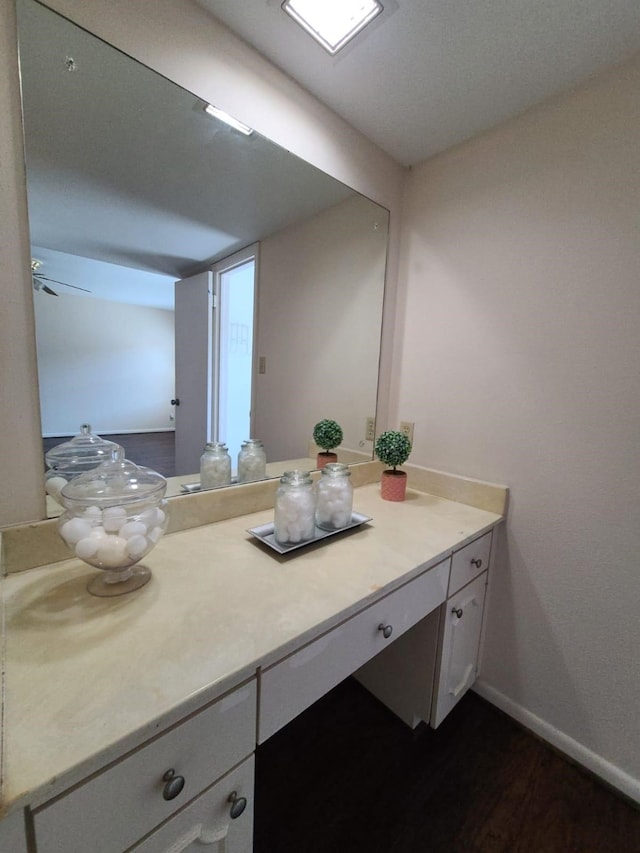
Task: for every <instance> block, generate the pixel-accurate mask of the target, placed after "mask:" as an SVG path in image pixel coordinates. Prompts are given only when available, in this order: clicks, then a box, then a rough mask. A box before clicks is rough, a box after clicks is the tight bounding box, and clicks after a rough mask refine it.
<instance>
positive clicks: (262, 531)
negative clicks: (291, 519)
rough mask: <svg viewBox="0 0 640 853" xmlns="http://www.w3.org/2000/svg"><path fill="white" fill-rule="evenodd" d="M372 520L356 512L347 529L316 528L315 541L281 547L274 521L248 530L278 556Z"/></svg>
mask: <svg viewBox="0 0 640 853" xmlns="http://www.w3.org/2000/svg"><path fill="white" fill-rule="evenodd" d="M371 520H372V519H371V516H369V515H362V513H359V512H354V513H352V515H351V523H350V524H347V526H346V527H341V528H340V530H322V529H321V528H320V527H316V529H315V535H314V537H313V539H307V541H306V542H299V543H298V544H296V545H280V543H279V542H276V540H275V538H274V535H273V526H274V525H273V521H270V522H269V523H268V524H261V525H259V527H251V528H249V530H247V533H250V534H251V535H252V536H255V537H256V539H259V540H260V542H263V543H264V544H265V545H268V546H269V548H271V549H273V550H274V551H277V552H278V554H288V553H289V551H297V550H298V548H305V547H306V546H307V545H313V544H314V543H316V542H322V540H323V539H329V538H330V537H331V536H336V535H337V534H338V533H344V532H345V530H353V528H354V527H360V525H361V524H365V523H366V522H367V521H371Z"/></svg>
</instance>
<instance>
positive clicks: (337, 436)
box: [313, 419, 342, 450]
mask: <svg viewBox="0 0 640 853" xmlns="http://www.w3.org/2000/svg"><path fill="white" fill-rule="evenodd" d="M313 440H314V441H315V443H316V444H317V445H318V447H321V448H322V449H323V450H333V448H334V447H337V446H338V445H339V444H340V442H341V441H342V428H341V427H340V425H339V424H337V423H336V422H335V421H330V420H327V419H325V420H322V421H318V423H317V424H316V425H315V426H314V428H313Z"/></svg>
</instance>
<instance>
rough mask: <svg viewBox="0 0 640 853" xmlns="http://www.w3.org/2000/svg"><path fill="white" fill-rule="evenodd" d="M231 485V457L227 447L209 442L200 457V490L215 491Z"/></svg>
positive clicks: (220, 443)
mask: <svg viewBox="0 0 640 853" xmlns="http://www.w3.org/2000/svg"><path fill="white" fill-rule="evenodd" d="M230 484H231V457H230V456H229V451H228V449H227V445H226V444H224V443H223V442H221V441H209V442H207V444H206V445H205V448H204V453H203V454H202V456H201V457H200V488H201V489H215V488H217V487H218V486H229V485H230Z"/></svg>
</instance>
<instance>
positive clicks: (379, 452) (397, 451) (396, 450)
mask: <svg viewBox="0 0 640 853" xmlns="http://www.w3.org/2000/svg"><path fill="white" fill-rule="evenodd" d="M375 451H376V456H377V457H378V459H379V460H380V461H381V462H384V464H385V465H390V466H391V467H392V468H395V467H396V465H402V463H403V462H406V461H407V459H408V458H409V454H410V453H411V442H410V441H409V439H408V438H407V436H406V435H405V434H404V433H402V432H399V431H398V430H394V429H388V430H387V431H386V432H382V433H380V435H379V436H378V438H377V439H376V444H375Z"/></svg>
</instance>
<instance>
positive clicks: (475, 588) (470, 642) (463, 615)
mask: <svg viewBox="0 0 640 853" xmlns="http://www.w3.org/2000/svg"><path fill="white" fill-rule="evenodd" d="M486 587H487V572H483V573H482V574H481V575H480V576H479V577H477V578H476V579H475V580H474V581H472V582H471V583H470V584H468V585H467V586H465V587H463V589H461V590H460V591H459V592H457V593H456V594H455V595H454V596H452V597H451V598H449V599H447V603H446V605H445V606H446V612H445V615H444V619H443V620H442V635H441V642H440V653H439V655H438V658H439V662H440V668H439V673H438V675H437V687H436V690H435V692H434V699H433V710H432V714H431V725H432V726H433V728H437V727H438V726H439V725H440V723H441V722H442V721H443V720H444V718H445V717H446V716H447V714H448V713H449V711H451V709H452V708H453V707H454V706H455V705H456V703H457V702H459V700H460V699H461V698H462V697H463V696H464V694H465V693H466V692H467V690H468V689H469V687H471V685H472V684H473V682H474V681H475V680H476V678H477V675H478V653H479V649H480V631H481V629H482V616H483V613H484V599H485V590H486Z"/></svg>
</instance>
